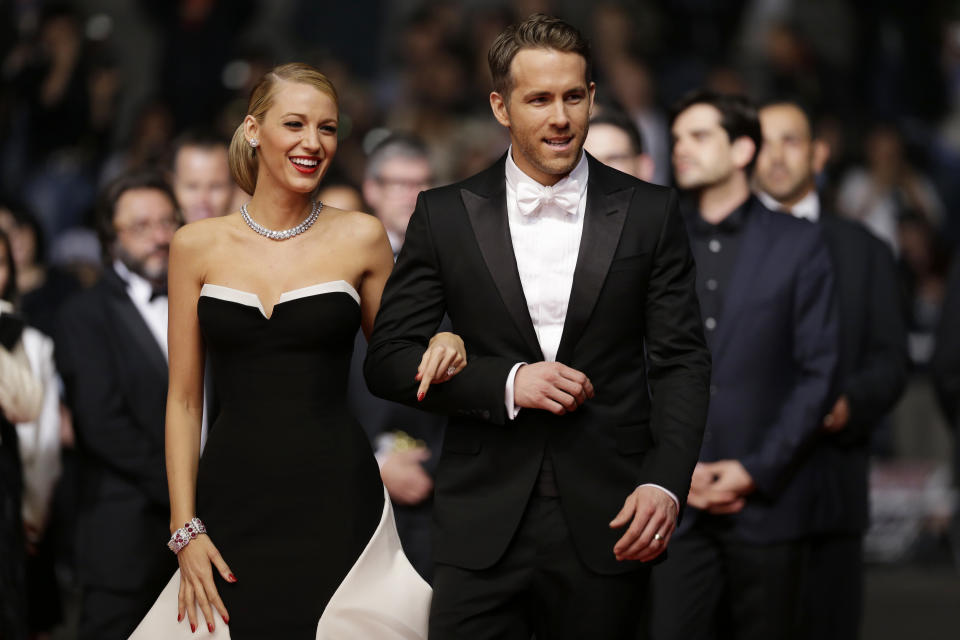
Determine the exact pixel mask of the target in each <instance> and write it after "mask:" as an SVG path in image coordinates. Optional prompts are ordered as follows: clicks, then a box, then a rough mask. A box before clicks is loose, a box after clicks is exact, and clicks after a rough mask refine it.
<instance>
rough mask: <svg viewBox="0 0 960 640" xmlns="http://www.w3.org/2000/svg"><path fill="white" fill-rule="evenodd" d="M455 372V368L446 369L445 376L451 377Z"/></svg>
mask: <svg viewBox="0 0 960 640" xmlns="http://www.w3.org/2000/svg"><path fill="white" fill-rule="evenodd" d="M456 372H457V368H456V367H447V375H448V376H452V375H453V374H455V373H456Z"/></svg>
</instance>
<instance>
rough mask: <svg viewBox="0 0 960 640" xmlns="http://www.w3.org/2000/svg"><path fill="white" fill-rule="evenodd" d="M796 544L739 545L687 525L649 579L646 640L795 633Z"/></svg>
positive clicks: (752, 638) (750, 638) (799, 568)
mask: <svg viewBox="0 0 960 640" xmlns="http://www.w3.org/2000/svg"><path fill="white" fill-rule="evenodd" d="M804 555H805V554H804V545H803V544H802V543H800V542H789V543H781V544H771V545H755V544H746V543H743V542H739V541H736V540H733V539H731V538H730V537H729V536H727V535H725V534H724V533H723V532H720V531H713V530H711V529H709V528H707V527H703V528H699V527H695V528H694V529H693V530H691V531H690V532H688V533H686V534H684V535H683V536H681V537H677V538H674V539H673V540H672V541H671V542H670V556H669V558H668V559H667V561H666V562H664V563H663V564H660V565H658V566H656V567H654V569H653V576H652V578H651V585H650V589H651V603H650V604H651V612H650V618H651V627H650V629H651V634H650V637H651V638H652V640H680V639H683V640H727V639H735V640H774V639H776V640H792V639H793V638H796V637H797V623H798V615H799V610H800V606H799V605H800V587H801V580H802V577H803V566H804V564H803V561H804Z"/></svg>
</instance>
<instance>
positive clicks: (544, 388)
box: [513, 362, 593, 416]
mask: <svg viewBox="0 0 960 640" xmlns="http://www.w3.org/2000/svg"><path fill="white" fill-rule="evenodd" d="M592 397H593V383H591V382H590V378H588V377H587V376H586V374H584V373H581V372H580V371H577V370H576V369H572V368H570V367H568V366H567V365H565V364H560V363H559V362H536V363H534V364H525V365H521V367H520V368H519V369H517V375H516V377H515V378H514V379H513V403H514V404H515V405H517V406H518V407H524V408H526V409H543V410H545V411H549V412H550V413H554V414H556V415H558V416H562V415H563V414H565V413H569V412H570V411H575V410H576V409H577V407H579V406H580V405H582V404H583V403H584V402H586V401H587V400H588V399H589V398H592Z"/></svg>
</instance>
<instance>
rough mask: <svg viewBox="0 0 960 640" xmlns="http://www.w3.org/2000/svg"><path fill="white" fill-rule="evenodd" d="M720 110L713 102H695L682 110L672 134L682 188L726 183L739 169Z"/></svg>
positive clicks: (676, 171)
mask: <svg viewBox="0 0 960 640" xmlns="http://www.w3.org/2000/svg"><path fill="white" fill-rule="evenodd" d="M720 118H721V115H720V111H719V110H718V109H717V108H716V107H714V106H712V105H709V104H694V105H692V106H690V107H688V108H687V109H685V110H684V111H682V112H680V115H678V116H677V118H676V120H674V122H673V127H672V129H671V130H670V134H671V136H672V138H673V157H672V159H673V171H674V175H675V177H676V180H677V185H678V186H679V187H680V188H681V189H703V188H706V187H711V186H713V185H715V184H719V183H721V182H724V181H725V180H727V179H728V178H730V176H731V175H732V174H733V173H734V172H735V171H736V170H737V169H738V168H739V167H737V165H736V162H735V158H734V155H735V154H734V148H733V144H732V142H731V140H730V136H729V135H727V132H726V130H725V129H724V128H723V127H722V126H720Z"/></svg>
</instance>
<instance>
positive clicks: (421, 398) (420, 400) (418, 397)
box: [417, 391, 427, 402]
mask: <svg viewBox="0 0 960 640" xmlns="http://www.w3.org/2000/svg"><path fill="white" fill-rule="evenodd" d="M425 395H427V394H426V393H424V392H423V391H421V392H419V393H418V394H417V402H423V396H425Z"/></svg>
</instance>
